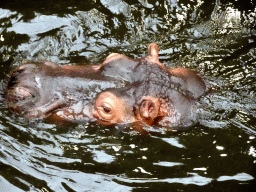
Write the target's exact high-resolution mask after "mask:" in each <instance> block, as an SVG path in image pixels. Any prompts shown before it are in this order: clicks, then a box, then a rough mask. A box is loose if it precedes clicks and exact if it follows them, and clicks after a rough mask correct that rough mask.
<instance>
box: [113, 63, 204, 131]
mask: <svg viewBox="0 0 256 192" xmlns="http://www.w3.org/2000/svg"><path fill="white" fill-rule="evenodd" d="M124 60H125V59H124ZM126 62H127V61H126ZM132 64H133V67H130V70H131V72H130V71H129V72H130V73H129V74H130V76H128V78H127V79H130V82H131V84H129V85H128V86H126V87H123V88H120V89H115V90H110V91H111V92H112V93H113V94H114V95H117V96H118V97H119V98H121V99H122V100H123V101H124V103H126V105H127V108H129V109H130V110H132V111H133V112H134V113H135V116H136V113H139V112H138V110H139V109H140V107H141V106H142V103H143V99H142V98H143V97H145V96H150V97H153V98H157V99H159V101H160V106H161V107H160V109H161V110H163V111H166V113H165V115H160V116H159V115H158V116H157V117H156V118H155V119H154V120H153V121H154V124H155V123H159V124H161V125H165V126H172V127H174V126H189V125H191V124H193V120H195V119H194V118H193V117H192V115H193V114H192V111H191V107H192V106H193V105H194V104H195V102H196V101H197V100H198V98H199V97H200V96H202V95H203V94H204V93H205V90H206V87H205V84H204V82H203V80H202V79H201V78H200V77H199V76H198V75H197V74H196V73H195V72H193V71H191V70H189V69H181V70H179V69H173V70H170V69H168V68H166V67H165V66H163V65H159V64H158V63H156V62H154V61H153V60H150V59H148V58H146V59H142V60H140V61H139V62H137V63H132ZM137 119H138V117H137ZM142 121H145V122H147V120H146V119H144V120H143V119H142ZM147 124H150V123H147Z"/></svg>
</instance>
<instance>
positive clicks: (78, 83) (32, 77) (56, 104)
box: [7, 62, 124, 120]
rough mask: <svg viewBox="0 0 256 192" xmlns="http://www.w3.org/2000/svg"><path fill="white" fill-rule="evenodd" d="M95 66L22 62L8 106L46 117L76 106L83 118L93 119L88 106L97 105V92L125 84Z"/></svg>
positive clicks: (10, 85) (11, 86)
mask: <svg viewBox="0 0 256 192" xmlns="http://www.w3.org/2000/svg"><path fill="white" fill-rule="evenodd" d="M94 67H95V66H94ZM94 67H88V68H85V67H83V68H81V69H79V70H77V69H73V70H72V69H65V68H62V67H61V66H59V65H57V64H54V63H49V62H45V63H40V64H26V65H22V66H20V67H18V69H17V70H16V71H14V72H13V74H12V76H11V77H10V80H9V83H8V89H7V103H8V106H9V108H10V109H11V110H12V111H17V112H19V113H22V114H23V115H24V116H25V117H27V118H29V119H33V118H44V117H46V116H48V115H49V114H50V113H51V112H52V111H54V110H56V109H60V108H62V109H64V110H66V109H68V108H69V109H72V108H73V112H75V113H81V112H82V114H83V118H84V117H86V119H87V120H91V119H92V118H93V117H92V116H91V114H90V112H89V111H88V107H92V106H93V105H92V103H91V101H92V99H93V98H95V96H96V94H97V93H99V92H101V91H103V90H106V89H107V88H117V87H121V86H124V85H123V82H121V81H117V80H115V79H113V78H111V77H103V76H102V75H101V73H100V71H98V69H95V68H94ZM89 105H91V106H89ZM84 107H87V108H86V109H85V108H84Z"/></svg>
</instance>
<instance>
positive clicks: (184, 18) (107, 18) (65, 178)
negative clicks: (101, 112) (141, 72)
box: [0, 0, 256, 192]
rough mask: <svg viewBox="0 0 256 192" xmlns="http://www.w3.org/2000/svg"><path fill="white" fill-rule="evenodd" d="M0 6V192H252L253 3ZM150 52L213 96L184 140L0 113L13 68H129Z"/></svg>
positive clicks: (138, 0)
mask: <svg viewBox="0 0 256 192" xmlns="http://www.w3.org/2000/svg"><path fill="white" fill-rule="evenodd" d="M0 7H1V8H0V35H1V39H0V52H1V53H0V61H1V65H0V68H1V72H0V76H1V83H0V88H1V90H0V93H1V97H0V102H1V111H0V114H1V116H0V191H42V192H49V191H202V190H204V191H250V190H253V189H250V187H251V186H252V185H253V183H254V182H255V178H256V139H255V138H256V126H255V124H256V100H255V95H256V94H255V84H256V83H255V82H256V78H255V73H256V30H255V27H256V23H255V20H256V10H255V4H254V3H253V1H250V0H244V1H240V0H238V1H234V2H233V1H230V2H229V1H228V0H217V1H212V0H209V1H205V2H204V1H200V0H198V1H196V0H193V1H187V0H180V1H178V0H169V1H167V0H160V1H152V0H148V1H146V0H133V1H128V0H123V1H122V0H92V1H80V3H78V2H77V1H72V0H69V1H59V0H57V1H31V2H30V1H18V0H17V1H16V0H14V1H7V3H1V6H0ZM151 42H156V43H158V45H159V47H160V60H161V62H162V63H164V64H165V65H166V66H168V67H188V68H190V69H194V70H196V71H197V72H199V73H200V74H201V75H203V76H204V77H205V79H206V82H207V85H208V87H215V90H216V91H215V92H213V93H212V94H210V95H207V96H206V97H204V98H203V99H202V100H201V101H200V102H199V106H200V111H199V120H198V121H199V122H198V124H196V125H195V126H193V127H191V128H190V129H189V130H186V131H172V130H170V129H166V128H163V127H158V128H157V127H155V128H147V130H148V131H149V132H150V133H151V134H150V135H148V136H145V135H143V134H140V133H138V132H136V131H133V130H130V128H131V127H129V126H127V127H122V128H121V127H113V128H107V127H100V126H98V125H96V124H90V123H88V124H80V125H78V124H73V125H68V126H59V125H55V124H48V123H47V122H30V123H28V122H26V121H25V120H24V119H22V118H21V117H17V116H15V115H13V114H11V113H9V112H8V110H7V107H6V104H5V101H4V97H3V94H4V90H5V86H6V77H7V75H8V74H9V73H10V71H11V70H12V69H13V68H14V67H15V66H17V65H19V63H20V62H22V61H23V60H31V59H37V60H40V59H47V60H50V61H54V62H59V63H63V64H65V63H79V64H83V65H87V64H90V63H101V62H102V61H103V60H104V59H105V58H106V56H107V55H108V54H109V53H111V52H118V53H122V54H125V55H127V56H129V57H132V58H139V57H141V56H144V55H145V54H146V47H147V45H148V44H149V43H151ZM145 129H146V128H145ZM254 190H255V188H254Z"/></svg>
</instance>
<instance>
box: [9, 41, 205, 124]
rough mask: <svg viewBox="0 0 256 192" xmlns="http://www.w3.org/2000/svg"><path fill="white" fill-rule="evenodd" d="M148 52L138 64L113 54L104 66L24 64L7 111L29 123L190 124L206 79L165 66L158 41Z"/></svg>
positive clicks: (11, 82)
mask: <svg viewBox="0 0 256 192" xmlns="http://www.w3.org/2000/svg"><path fill="white" fill-rule="evenodd" d="M148 52H149V53H148V56H147V57H145V58H142V59H140V60H133V59H131V58H129V57H126V56H125V55H121V54H118V53H112V54H110V55H109V56H108V57H107V58H106V60H105V61H104V62H103V63H102V64H101V65H89V66H74V65H63V66H61V65H58V64H56V63H52V62H48V61H44V62H41V63H31V64H26V65H21V66H19V67H18V68H17V69H16V70H15V71H14V72H13V73H12V75H11V77H10V78H9V83H8V85H7V104H8V107H9V108H10V109H11V111H15V112H18V113H20V114H22V115H24V116H25V117H26V118H28V119H35V118H51V119H53V120H55V121H63V120H64V121H71V122H84V121H97V122H99V123H100V124H103V125H115V124H122V123H134V122H138V121H139V122H142V123H143V124H145V125H150V126H151V125H155V124H159V125H167V126H180V125H183V126H187V125H189V124H191V123H192V120H191V115H192V112H191V108H192V106H194V104H195V103H196V101H197V100H198V99H199V98H200V97H201V96H202V95H203V94H204V93H205V91H206V86H205V83H204V81H203V80H202V78H201V77H200V76H199V75H198V74H197V73H196V72H194V71H192V70H190V69H186V68H175V69H169V68H167V67H165V66H164V65H163V64H162V63H161V62H160V61H159V59H158V52H159V49H158V46H157V45H156V44H155V43H151V44H150V45H149V46H148Z"/></svg>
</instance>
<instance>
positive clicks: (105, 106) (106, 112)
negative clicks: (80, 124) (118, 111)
mask: <svg viewBox="0 0 256 192" xmlns="http://www.w3.org/2000/svg"><path fill="white" fill-rule="evenodd" d="M98 104H99V105H98ZM97 105H98V106H97ZM96 111H97V112H98V114H99V115H100V117H101V118H102V119H104V120H106V121H109V120H112V119H113V118H114V117H115V111H114V109H113V107H112V106H111V105H110V104H109V103H107V102H102V103H97V102H96Z"/></svg>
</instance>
